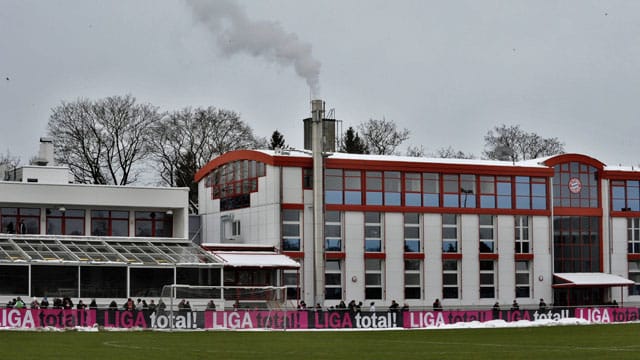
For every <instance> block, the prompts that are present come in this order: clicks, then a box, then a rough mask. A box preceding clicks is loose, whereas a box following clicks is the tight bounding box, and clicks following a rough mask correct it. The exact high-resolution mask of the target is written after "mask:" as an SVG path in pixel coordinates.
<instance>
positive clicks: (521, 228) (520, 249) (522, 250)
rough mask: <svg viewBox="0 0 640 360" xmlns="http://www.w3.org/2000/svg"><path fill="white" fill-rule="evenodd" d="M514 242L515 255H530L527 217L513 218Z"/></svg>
mask: <svg viewBox="0 0 640 360" xmlns="http://www.w3.org/2000/svg"><path fill="white" fill-rule="evenodd" d="M515 240H516V243H515V245H516V249H515V252H516V254H530V253H531V246H530V241H529V217H527V216H516V217H515Z"/></svg>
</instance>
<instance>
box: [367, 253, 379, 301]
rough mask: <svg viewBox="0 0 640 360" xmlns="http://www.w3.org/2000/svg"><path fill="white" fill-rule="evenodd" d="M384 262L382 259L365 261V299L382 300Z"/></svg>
mask: <svg viewBox="0 0 640 360" xmlns="http://www.w3.org/2000/svg"><path fill="white" fill-rule="evenodd" d="M383 267H384V262H383V261H382V260H380V259H365V260H364V270H365V274H364V297H365V299H367V300H370V299H382V288H383V285H382V278H383V276H382V271H383Z"/></svg>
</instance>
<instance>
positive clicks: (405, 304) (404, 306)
mask: <svg viewBox="0 0 640 360" xmlns="http://www.w3.org/2000/svg"><path fill="white" fill-rule="evenodd" d="M400 310H402V311H409V304H407V303H404V304H402V308H401V309H400Z"/></svg>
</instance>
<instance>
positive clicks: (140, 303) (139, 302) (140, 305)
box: [136, 298, 143, 311]
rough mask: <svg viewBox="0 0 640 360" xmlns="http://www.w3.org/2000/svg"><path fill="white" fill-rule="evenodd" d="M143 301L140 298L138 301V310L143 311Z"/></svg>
mask: <svg viewBox="0 0 640 360" xmlns="http://www.w3.org/2000/svg"><path fill="white" fill-rule="evenodd" d="M142 309H143V307H142V300H140V298H138V301H137V302H136V310H138V311H140V310H142Z"/></svg>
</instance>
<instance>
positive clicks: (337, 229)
mask: <svg viewBox="0 0 640 360" xmlns="http://www.w3.org/2000/svg"><path fill="white" fill-rule="evenodd" d="M324 221H325V225H324V239H325V240H324V246H325V250H326V251H342V219H341V213H340V211H327V212H325V215H324Z"/></svg>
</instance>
